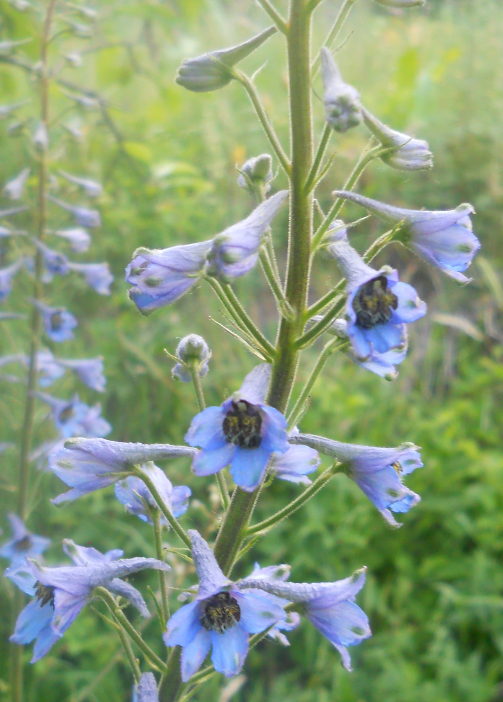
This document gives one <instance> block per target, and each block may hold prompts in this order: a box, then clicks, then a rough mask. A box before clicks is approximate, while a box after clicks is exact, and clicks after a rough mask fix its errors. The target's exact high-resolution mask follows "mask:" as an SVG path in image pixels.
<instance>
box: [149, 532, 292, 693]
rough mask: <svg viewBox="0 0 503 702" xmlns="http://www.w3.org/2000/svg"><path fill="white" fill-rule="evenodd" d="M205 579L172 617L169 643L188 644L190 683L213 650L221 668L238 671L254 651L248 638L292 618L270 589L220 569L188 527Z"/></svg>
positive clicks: (185, 663) (185, 674) (185, 660)
mask: <svg viewBox="0 0 503 702" xmlns="http://www.w3.org/2000/svg"><path fill="white" fill-rule="evenodd" d="M188 534H189V536H190V538H191V540H192V558H193V560H194V565H195V567H196V572H197V576H198V578H199V589H198V591H197V595H196V598H195V600H194V601H193V602H191V603H190V604H186V605H183V607H181V608H180V609H179V610H178V611H177V612H175V614H174V615H173V616H172V617H171V619H170V620H169V621H168V625H167V630H166V633H165V634H164V636H163V639H164V642H165V643H166V645H167V646H181V647H182V649H183V650H182V659H181V667H182V680H183V681H184V682H187V681H188V680H190V678H191V677H192V676H193V675H194V673H195V672H196V671H197V670H198V668H199V667H200V666H201V664H202V663H203V661H204V659H205V658H206V656H207V655H208V653H209V652H210V649H211V660H212V662H213V666H214V667H215V670H217V671H218V672H219V673H223V674H224V675H225V676H226V677H231V676H233V675H237V674H238V673H239V671H240V670H241V668H242V667H243V664H244V661H245V658H246V655H247V653H248V638H249V635H250V634H257V633H259V632H261V631H264V630H265V629H267V628H268V627H270V626H272V625H274V624H276V623H277V622H280V621H285V620H286V614H285V612H284V610H283V607H282V605H281V600H279V599H278V598H277V597H274V596H271V595H269V594H267V593H265V592H261V593H258V592H253V593H251V592H241V591H240V590H239V589H238V587H237V585H236V584H235V583H233V582H231V581H230V580H229V579H228V578H227V577H226V576H225V575H224V574H223V573H222V571H221V570H220V568H219V566H218V564H217V562H216V559H215V556H214V555H213V551H212V550H211V549H210V547H209V546H208V544H207V543H206V541H205V540H204V539H203V538H202V537H201V536H200V534H199V533H198V532H197V531H194V530H190V531H189V532H188Z"/></svg>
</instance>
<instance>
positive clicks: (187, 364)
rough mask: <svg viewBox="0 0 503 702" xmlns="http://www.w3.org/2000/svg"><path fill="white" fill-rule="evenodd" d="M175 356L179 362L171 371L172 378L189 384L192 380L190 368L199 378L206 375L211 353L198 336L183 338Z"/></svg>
mask: <svg viewBox="0 0 503 702" xmlns="http://www.w3.org/2000/svg"><path fill="white" fill-rule="evenodd" d="M175 356H176V357H177V358H178V359H179V362H178V363H176V364H175V365H174V367H173V369H172V371H171V375H172V376H173V378H176V379H177V380H181V381H182V382H184V383H190V381H191V380H192V375H191V369H192V368H194V371H195V372H196V373H197V374H198V375H199V377H200V378H204V376H205V375H206V374H207V372H208V368H209V363H210V358H211V351H210V349H209V346H208V344H207V343H206V341H205V340H204V339H203V337H202V336H199V334H189V335H188V336H184V337H183V339H181V340H180V343H179V344H178V346H177V348H176V352H175Z"/></svg>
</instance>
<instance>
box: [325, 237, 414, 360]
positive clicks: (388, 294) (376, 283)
mask: <svg viewBox="0 0 503 702" xmlns="http://www.w3.org/2000/svg"><path fill="white" fill-rule="evenodd" d="M327 251H328V253H329V254H330V255H331V256H333V257H334V258H335V259H336V260H337V262H338V264H339V266H340V268H341V270H342V272H343V274H344V276H345V278H346V292H347V301H346V318H347V327H346V332H347V335H348V337H349V339H350V340H351V344H352V346H353V350H354V352H355V355H356V357H357V358H358V359H359V360H364V361H368V360H370V359H371V358H372V356H373V355H374V354H375V353H378V354H384V353H386V352H387V351H390V350H391V349H396V348H403V346H404V345H405V343H406V329H405V325H406V324H410V323H411V322H415V321H416V320H417V319H420V318H421V317H423V316H424V315H425V314H426V304H425V303H424V302H422V301H421V300H420V299H419V297H418V295H417V292H416V291H415V290H414V288H413V287H412V286H411V285H408V284H407V283H401V282H399V280H398V273H397V272H396V271H394V270H390V269H389V268H388V267H384V268H381V270H380V271H376V270H374V269H373V268H371V267H370V266H367V264H366V263H365V262H364V261H363V259H362V258H361V257H360V255H359V254H358V253H357V252H356V251H355V249H353V247H352V246H350V245H349V243H348V241H347V238H346V237H341V238H340V239H339V240H338V241H335V242H333V243H331V244H330V245H329V246H328V247H327Z"/></svg>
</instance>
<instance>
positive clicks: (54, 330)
mask: <svg viewBox="0 0 503 702" xmlns="http://www.w3.org/2000/svg"><path fill="white" fill-rule="evenodd" d="M31 302H32V304H33V305H35V307H38V309H39V310H40V312H41V313H42V324H43V325H44V331H45V333H46V334H47V336H48V337H49V339H51V341H56V342H58V343H59V342H62V341H68V340H69V339H73V331H72V329H75V327H76V326H77V325H78V322H77V320H76V319H75V317H74V316H73V314H71V313H70V312H67V310H66V309H65V308H64V307H51V306H50V305H46V304H45V303H44V302H40V301H39V300H31Z"/></svg>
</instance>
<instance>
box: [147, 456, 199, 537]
mask: <svg viewBox="0 0 503 702" xmlns="http://www.w3.org/2000/svg"><path fill="white" fill-rule="evenodd" d="M133 470H134V474H135V475H136V477H137V478H140V480H142V481H143V482H144V483H145V485H146V486H147V487H148V489H149V490H150V492H151V493H152V497H153V498H154V500H155V501H156V502H157V506H158V507H159V509H160V510H161V512H162V513H163V514H164V516H165V517H166V519H167V520H168V523H169V525H170V526H171V528H172V529H173V531H174V532H175V534H176V535H177V536H178V537H179V538H180V539H181V540H182V541H183V543H184V544H185V546H188V547H189V548H191V546H192V542H191V540H190V539H189V537H188V536H187V534H186V533H185V531H184V530H183V529H182V527H181V526H180V525H179V524H178V521H177V520H176V519H175V517H173V515H172V514H171V512H170V511H169V509H168V507H166V505H165V504H164V502H163V499H162V497H161V496H160V495H159V491H158V490H157V488H156V486H155V485H154V483H153V482H152V480H151V479H150V478H149V477H148V475H146V474H145V473H144V472H143V471H142V470H140V468H138V467H136V466H135V467H134V469H133Z"/></svg>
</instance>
